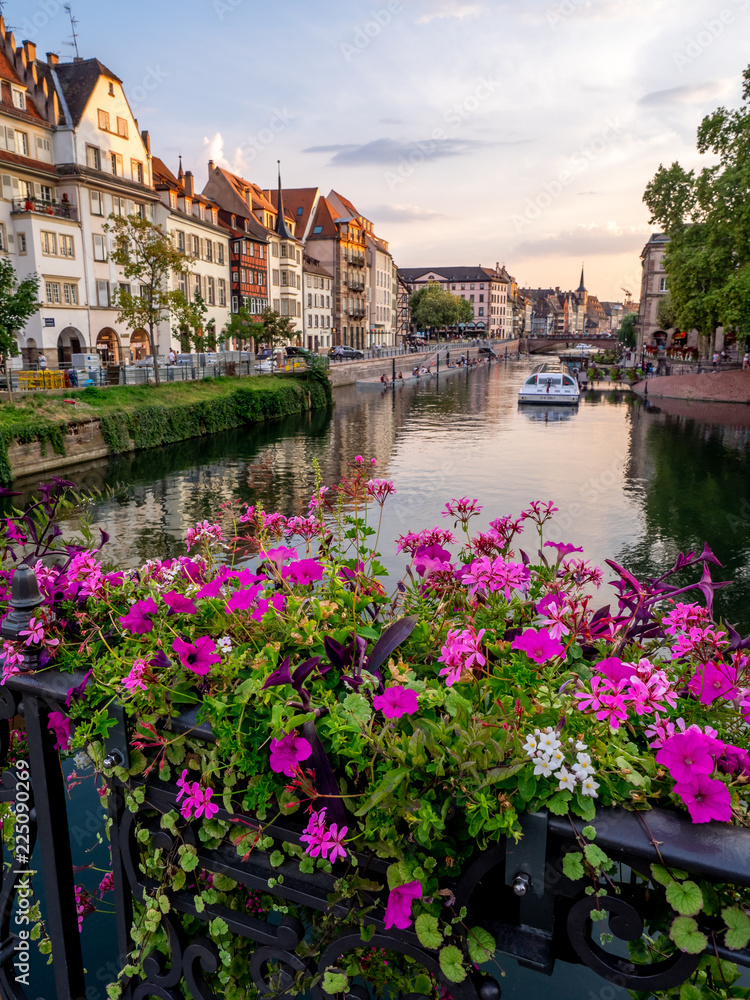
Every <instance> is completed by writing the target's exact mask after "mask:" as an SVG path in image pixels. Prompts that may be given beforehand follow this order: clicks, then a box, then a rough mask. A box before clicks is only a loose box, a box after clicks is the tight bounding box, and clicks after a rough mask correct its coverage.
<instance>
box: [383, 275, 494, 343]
mask: <svg viewBox="0 0 750 1000" xmlns="http://www.w3.org/2000/svg"><path fill="white" fill-rule="evenodd" d="M399 274H400V276H401V277H402V278H403V280H404V281H405V282H406V284H407V285H408V287H409V290H410V292H412V293H414V292H416V291H417V290H418V289H419V288H421V287H423V286H424V285H426V284H429V283H430V282H437V284H439V285H440V286H441V287H442V288H444V289H445V290H446V291H448V292H450V293H451V294H452V295H456V296H458V297H459V298H462V299H466V300H467V301H469V302H470V303H471V306H472V309H473V310H474V319H473V320H472V321H471V322H470V323H469V324H468V328H469V329H470V330H472V331H477V332H481V333H489V334H490V335H491V336H493V337H501V338H502V337H509V336H511V332H512V326H513V324H512V316H511V311H510V307H509V301H508V294H509V289H510V286H511V282H512V280H513V279H512V278H511V277H510V275H509V274H508V272H507V271H506V270H505V268H504V267H501V266H500V264H496V265H495V267H494V269H493V268H487V267H438V268H424V267H404V268H400V269H399Z"/></svg>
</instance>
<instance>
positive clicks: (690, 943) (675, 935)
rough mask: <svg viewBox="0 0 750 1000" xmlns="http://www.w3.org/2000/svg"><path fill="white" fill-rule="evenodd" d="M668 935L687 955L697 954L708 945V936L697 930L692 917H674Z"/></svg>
mask: <svg viewBox="0 0 750 1000" xmlns="http://www.w3.org/2000/svg"><path fill="white" fill-rule="evenodd" d="M669 936H670V937H671V938H672V940H673V941H674V943H675V944H676V945H677V947H678V948H679V949H680V951H686V952H687V953H688V954H689V955H699V954H700V953H701V952H702V951H705V950H706V948H707V947H708V938H707V937H706V935H705V934H704V933H703V932H702V931H699V930H698V924H697V923H696V922H695V920H693V918H692V917H675V919H674V920H673V922H672V926H671V927H670V928H669Z"/></svg>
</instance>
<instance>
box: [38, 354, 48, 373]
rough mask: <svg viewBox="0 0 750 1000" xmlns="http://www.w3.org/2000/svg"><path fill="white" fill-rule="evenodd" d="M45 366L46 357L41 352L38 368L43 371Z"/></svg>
mask: <svg viewBox="0 0 750 1000" xmlns="http://www.w3.org/2000/svg"><path fill="white" fill-rule="evenodd" d="M46 367H47V359H46V357H45V356H44V355H43V354H40V355H39V370H40V371H44V370H45V369H46Z"/></svg>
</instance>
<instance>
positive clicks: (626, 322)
mask: <svg viewBox="0 0 750 1000" xmlns="http://www.w3.org/2000/svg"><path fill="white" fill-rule="evenodd" d="M617 339H618V340H619V341H620V343H621V344H624V345H625V346H626V347H627V348H629V349H630V350H631V351H632V350H633V348H634V347H635V345H636V343H637V341H638V334H637V332H636V328H635V315H634V313H626V314H625V315H624V316H623V318H622V323H620V329H619V330H618V331H617Z"/></svg>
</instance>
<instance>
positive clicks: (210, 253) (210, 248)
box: [206, 240, 214, 260]
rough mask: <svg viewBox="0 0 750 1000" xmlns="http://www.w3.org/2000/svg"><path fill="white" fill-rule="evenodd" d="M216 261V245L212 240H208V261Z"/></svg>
mask: <svg viewBox="0 0 750 1000" xmlns="http://www.w3.org/2000/svg"><path fill="white" fill-rule="evenodd" d="M213 259H214V245H213V243H212V242H211V240H206V260H213Z"/></svg>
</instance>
